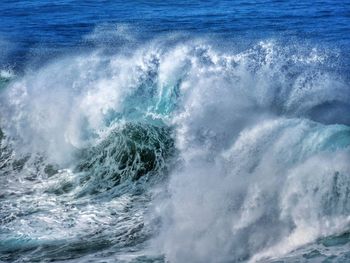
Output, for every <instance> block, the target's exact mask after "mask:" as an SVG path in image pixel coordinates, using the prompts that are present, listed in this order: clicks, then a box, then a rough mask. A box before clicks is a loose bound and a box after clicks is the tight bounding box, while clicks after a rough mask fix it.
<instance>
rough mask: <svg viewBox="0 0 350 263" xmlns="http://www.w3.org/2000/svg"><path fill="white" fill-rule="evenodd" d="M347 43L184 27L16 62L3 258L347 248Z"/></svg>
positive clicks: (6, 124) (206, 255) (2, 96)
mask: <svg viewBox="0 0 350 263" xmlns="http://www.w3.org/2000/svg"><path fill="white" fill-rule="evenodd" d="M178 37H179V40H177V38H178ZM227 46H230V45H227ZM341 59H342V58H341V57H340V56H339V53H337V51H334V50H333V51H331V50H327V49H321V48H319V47H318V48H317V47H310V46H306V45H302V44H297V43H294V44H288V45H286V44H282V43H279V42H278V41H275V40H265V41H261V42H257V43H255V44H253V45H251V46H249V47H246V48H244V49H242V48H240V49H238V48H234V47H232V45H231V46H230V48H227V49H225V50H221V49H220V48H218V47H217V45H216V44H214V43H213V42H211V41H209V40H206V39H205V38H193V39H190V40H188V41H184V40H183V38H181V36H171V37H163V38H159V39H154V40H152V41H148V42H146V43H143V44H142V45H131V46H130V48H128V45H127V46H125V47H123V48H119V49H118V50H115V51H114V52H106V51H105V50H104V49H103V48H100V49H98V50H96V51H93V52H88V53H84V54H80V55H70V56H69V57H61V58H56V59H54V61H52V62H50V63H48V64H47V65H45V66H43V67H41V68H39V69H36V70H31V69H28V70H26V71H25V73H24V74H23V75H21V76H15V75H13V74H12V75H9V74H8V75H6V74H5V73H4V74H5V75H6V76H5V75H4V76H1V79H0V81H1V83H4V84H1V85H3V87H1V91H0V92H1V93H0V101H1V103H0V111H1V113H2V115H1V119H0V120H1V129H2V132H1V136H0V137H1V148H0V150H1V152H0V167H1V171H0V182H1V185H2V186H3V192H2V193H1V195H0V218H1V221H0V261H4V262H40V261H43V260H45V261H46V260H48V261H50V260H56V261H63V260H65V261H68V262H75V261H77V262H89V261H101V262H102V261H103V262H115V261H116V260H118V261H120V262H241V261H242V262H260V261H263V262H274V261H276V262H277V261H278V260H281V261H285V262H295V261H296V260H297V261H298V260H306V261H307V260H310V262H312V260H316V261H317V260H321V259H325V260H326V259H327V260H332V259H334V258H335V259H336V260H346V258H348V257H349V250H348V249H346V248H348V246H349V242H348V236H349V234H348V233H349V231H350V229H349V223H350V218H349V212H350V201H349V200H350V196H349V195H350V162H349V157H350V148H349V145H350V127H349V125H350V115H349V112H350V89H349V86H348V83H349V79H348V75H347V74H346V72H347V71H346V70H345V73H344V70H343V69H342V68H339V65H340V64H341Z"/></svg>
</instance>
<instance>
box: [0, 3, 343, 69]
mask: <svg viewBox="0 0 350 263" xmlns="http://www.w3.org/2000/svg"><path fill="white" fill-rule="evenodd" d="M0 14H1V29H0V40H1V41H2V42H4V41H5V44H3V45H4V46H5V48H4V47H2V49H3V51H2V52H1V53H0V54H1V55H2V56H1V59H2V60H5V61H7V62H8V63H10V64H14V63H15V64H16V65H21V64H23V63H25V61H26V60H27V59H30V58H32V57H33V56H45V57H50V56H52V55H54V54H57V53H60V52H61V51H62V49H65V50H67V49H68V50H72V49H81V48H83V47H89V46H90V47H91V45H93V43H91V42H89V41H86V40H84V36H85V35H86V34H88V33H90V32H92V31H93V30H94V29H95V28H96V27H97V26H105V27H107V26H109V27H110V28H113V27H116V26H117V25H120V24H127V25H129V26H131V27H132V31H135V32H142V34H140V35H141V36H140V37H141V38H152V37H154V36H155V35H159V34H166V33H173V32H176V31H180V32H187V33H190V34H191V35H193V34H195V35H201V34H202V35H203V34H210V35H215V38H221V39H225V40H232V39H234V40H235V41H237V42H239V41H243V42H247V41H252V40H254V39H261V38H269V37H275V38H281V39H284V40H287V39H288V40H290V39H298V40H300V41H306V42H310V41H311V42H314V43H323V44H325V45H331V46H335V47H341V48H342V49H345V50H347V48H348V47H349V43H350V1H347V0H345V1H342V0H333V1H332V0H329V1H314V0H312V1H304V2H298V1H297V2H295V1H182V0H181V1H68V0H67V1H62V0H61V1H54V2H52V1H44V0H40V1H38V0H33V1H7V0H3V1H1V3H0ZM101 41H102V42H103V41H105V42H106V43H108V45H112V46H113V45H119V43H118V39H113V38H111V37H110V38H108V36H107V37H106V39H102V40H101ZM4 50H6V51H4Z"/></svg>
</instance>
